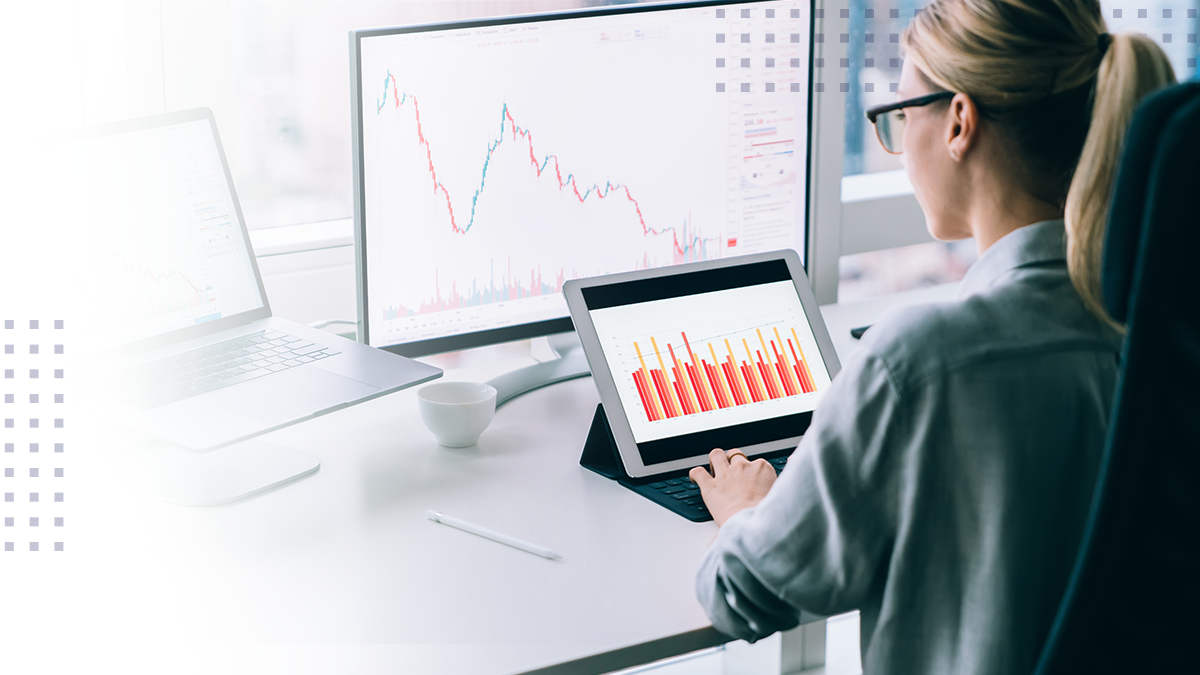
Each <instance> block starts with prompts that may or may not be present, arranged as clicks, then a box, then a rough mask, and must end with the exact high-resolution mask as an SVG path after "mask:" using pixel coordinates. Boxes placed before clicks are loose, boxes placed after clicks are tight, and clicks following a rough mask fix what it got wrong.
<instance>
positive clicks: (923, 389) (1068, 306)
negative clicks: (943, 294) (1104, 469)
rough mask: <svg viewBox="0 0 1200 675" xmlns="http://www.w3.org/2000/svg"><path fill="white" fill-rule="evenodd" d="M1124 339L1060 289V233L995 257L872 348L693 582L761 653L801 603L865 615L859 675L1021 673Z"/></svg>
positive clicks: (1057, 570) (1026, 231)
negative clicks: (948, 298)
mask: <svg viewBox="0 0 1200 675" xmlns="http://www.w3.org/2000/svg"><path fill="white" fill-rule="evenodd" d="M1120 340H1121V338H1120V336H1119V334H1118V333H1117V332H1116V331H1114V330H1112V329H1111V328H1109V327H1107V326H1106V325H1104V324H1103V323H1102V322H1100V321H1099V320H1098V319H1096V318H1095V317H1094V316H1092V315H1091V314H1090V313H1089V312H1088V310H1087V309H1086V308H1085V307H1084V305H1083V303H1082V302H1081V301H1080V299H1079V297H1078V296H1077V294H1076V293H1075V290H1074V289H1073V287H1072V285H1071V281H1070V279H1069V278H1068V277H1067V271H1066V262H1065V244H1064V229H1063V222H1062V221H1061V220H1059V221H1047V222H1042V223H1036V224H1033V225H1030V226H1027V227H1023V228H1020V229H1018V230H1016V231H1014V232H1012V233H1010V234H1009V235H1007V236H1005V237H1004V238H1002V239H1001V240H1000V241H998V242H996V243H995V244H993V245H992V247H991V248H989V249H988V250H987V251H986V252H985V253H984V254H983V255H982V256H980V258H979V260H977V261H976V262H975V264H974V265H972V266H971V269H970V270H969V271H968V272H967V275H966V277H965V278H964V279H963V282H962V286H961V292H960V297H959V299H958V300H957V301H956V302H953V303H946V304H938V305H928V306H923V307H919V308H915V309H907V310H904V311H902V312H897V313H895V314H892V315H890V316H888V317H886V318H885V319H883V320H881V321H880V322H878V323H877V324H876V325H875V326H874V327H872V328H871V330H869V331H868V332H867V333H866V335H865V336H864V338H863V343H862V345H861V347H860V349H859V350H858V351H857V352H856V353H855V354H853V355H852V357H851V358H850V359H849V360H848V361H847V363H846V365H845V368H844V369H843V370H842V372H841V373H840V374H838V376H837V377H836V378H835V379H834V381H833V383H832V385H831V386H830V387H829V390H828V392H827V393H826V394H825V398H824V399H823V400H822V401H821V403H820V406H819V407H818V409H817V411H816V412H815V414H814V415H813V420H812V426H811V427H810V428H809V430H808V432H807V433H806V434H805V436H804V440H803V441H802V442H801V443H800V447H799V448H797V450H796V452H795V453H794V454H793V456H792V458H791V460H790V461H789V463H788V466H787V468H786V469H785V470H784V471H783V473H782V474H780V476H779V480H778V481H777V482H776V483H775V485H774V487H773V488H772V489H771V492H770V494H768V495H767V497H766V498H765V499H764V500H763V501H762V502H761V503H759V504H758V506H756V507H754V508H751V509H746V510H744V511H742V512H740V513H738V514H736V515H734V516H733V517H731V518H730V519H729V520H728V522H726V524H725V525H724V526H723V527H722V528H721V530H720V532H719V534H718V536H717V538H716V540H715V541H714V542H713V544H712V546H711V547H710V548H709V549H708V551H707V552H706V553H705V555H704V558H703V560H702V561H701V564H700V569H699V572H698V574H697V578H696V589H697V593H698V595H699V598H700V602H701V604H702V605H703V606H704V607H705V609H706V610H707V611H708V614H709V616H710V617H711V618H712V621H713V625H714V626H715V627H716V628H717V629H718V630H720V631H722V632H724V633H727V634H729V635H732V636H735V637H738V638H742V639H746V640H751V641H753V640H757V639H759V638H763V637H765V636H767V635H770V634H771V633H773V632H775V631H777V630H782V629H787V628H791V627H793V626H795V625H796V624H797V622H798V617H799V612H798V610H799V609H800V608H804V609H805V610H807V611H810V612H814V613H817V614H825V615H829V614H837V613H840V612H846V611H850V610H853V609H858V610H860V612H861V630H862V657H863V670H864V672H865V673H872V674H874V673H945V674H946V675H951V674H953V675H961V674H966V673H971V674H973V675H980V674H984V673H988V674H990V673H1006V674H1007V673H1022V674H1025V673H1028V672H1030V671H1031V670H1032V668H1033V665H1034V662H1035V659H1036V658H1037V655H1038V652H1039V650H1040V648H1041V645H1042V643H1043V641H1044V640H1045V637H1046V634H1047V633H1048V632H1049V627H1050V624H1051V621H1052V620H1053V617H1054V613H1055V610H1056V608H1057V605H1058V601H1059V599H1060V598H1061V595H1062V592H1063V590H1064V588H1065V586H1066V580H1067V577H1068V575H1069V573H1070V569H1071V565H1072V563H1073V560H1074V556H1075V551H1076V547H1077V546H1078V543H1079V541H1080V537H1081V533H1082V527H1083V521H1084V518H1085V515H1086V513H1087V509H1088V506H1089V504H1090V501H1091V496H1092V488H1093V484H1094V480H1095V476H1096V471H1097V466H1098V463H1099V457H1100V453H1101V450H1102V447H1103V443H1104V432H1105V427H1106V426H1107V422H1108V416H1109V408H1110V404H1111V402H1112V397H1113V391H1114V387H1115V384H1116V378H1117V368H1118V363H1117V351H1118V349H1119V346H1120Z"/></svg>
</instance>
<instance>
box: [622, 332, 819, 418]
mask: <svg viewBox="0 0 1200 675" xmlns="http://www.w3.org/2000/svg"><path fill="white" fill-rule="evenodd" d="M766 330H767V333H766V334H764V333H763V331H764V329H762V328H756V329H753V330H752V331H747V334H746V335H745V336H744V337H742V338H741V339H740V340H739V339H737V338H736V337H733V338H730V337H723V338H716V339H712V340H707V341H704V342H703V343H695V344H693V343H692V342H691V341H690V340H689V339H688V336H687V333H685V332H680V334H679V337H680V340H679V342H678V343H671V342H665V343H663V344H665V348H661V347H660V345H659V341H658V339H657V338H655V337H651V338H650V344H649V345H646V346H648V347H649V348H648V349H646V350H643V349H642V347H643V344H641V343H639V342H637V341H634V342H633V349H634V352H636V353H637V358H638V365H639V367H638V368H637V369H636V370H634V371H633V372H632V373H630V376H631V377H632V378H633V382H634V385H635V386H636V387H637V392H638V396H639V397H640V399H641V404H642V410H643V411H644V412H645V414H646V418H647V419H649V420H650V421H651V422H656V421H659V420H664V419H669V418H672V417H683V416H686V415H696V414H699V413H703V412H709V411H711V410H719V409H722V408H732V407H736V406H744V405H753V404H755V403H761V402H763V401H768V400H772V399H780V398H787V397H789V396H799V395H802V394H811V393H813V392H815V391H816V390H817V388H816V385H815V383H814V380H813V376H812V371H811V370H810V369H809V366H808V360H807V358H805V356H804V350H803V349H802V348H801V347H800V338H799V336H798V335H797V334H796V329H795V328H792V329H789V331H788V332H790V335H788V336H787V337H786V338H785V337H784V336H783V335H781V334H780V332H779V328H778V327H773V328H770V329H766ZM739 342H740V344H738V343H739ZM718 353H719V354H720V355H721V356H718ZM743 353H744V354H745V358H741V355H742V354H743ZM654 366H658V367H657V368H655V367H654Z"/></svg>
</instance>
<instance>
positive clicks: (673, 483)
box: [647, 456, 788, 513]
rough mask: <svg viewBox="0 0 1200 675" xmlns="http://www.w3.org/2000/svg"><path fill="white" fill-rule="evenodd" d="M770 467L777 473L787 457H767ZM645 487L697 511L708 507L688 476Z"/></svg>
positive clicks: (702, 511)
mask: <svg viewBox="0 0 1200 675" xmlns="http://www.w3.org/2000/svg"><path fill="white" fill-rule="evenodd" d="M767 461H768V462H770V463H771V467H772V468H774V469H775V475H777V476H778V475H779V472H780V471H783V467H784V466H786V465H787V461H788V458H787V456H784V457H775V458H773V459H768V460H767ZM647 487H650V488H653V489H655V490H658V492H659V493H660V494H663V495H669V496H670V497H671V498H672V499H677V500H679V501H681V502H683V505H684V506H690V507H691V509H689V510H694V511H696V512H697V513H707V512H708V509H706V508H705V507H704V500H703V499H701V498H700V488H699V487H697V486H696V484H695V483H693V482H692V480H691V479H690V478H688V477H686V476H685V477H683V478H670V479H668V480H663V481H658V482H657V483H650V484H649V485H648V486H647Z"/></svg>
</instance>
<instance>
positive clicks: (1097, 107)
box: [1066, 32, 1175, 325]
mask: <svg viewBox="0 0 1200 675" xmlns="http://www.w3.org/2000/svg"><path fill="white" fill-rule="evenodd" d="M1174 81H1175V73H1174V70H1173V69H1172V68H1171V63H1170V61H1168V60H1167V56H1166V54H1164V53H1163V51H1162V49H1161V48H1160V47H1159V46H1158V45H1157V44H1155V43H1154V41H1153V40H1152V39H1150V38H1149V37H1147V36H1145V35H1142V34H1141V33H1134V32H1122V33H1117V34H1115V35H1113V36H1112V44H1111V45H1110V46H1109V48H1108V53H1106V54H1105V55H1104V58H1103V60H1102V61H1101V62H1100V70H1099V72H1098V73H1097V75H1096V89H1095V92H1096V93H1095V97H1094V102H1093V104H1092V119H1091V124H1090V125H1089V127H1088V132H1087V139H1086V140H1085V141H1084V144H1083V152H1082V154H1080V156H1079V165H1078V166H1077V167H1076V169H1075V175H1074V177H1073V178H1072V179H1071V187H1070V189H1069V190H1068V191H1067V203H1066V223H1067V271H1068V272H1069V273H1070V275H1071V283H1072V284H1074V286H1075V290H1076V292H1078V293H1079V297H1080V298H1082V299H1083V302H1084V304H1086V305H1087V307H1088V309H1090V310H1091V311H1092V313H1094V314H1095V315H1096V316H1098V317H1100V318H1101V319H1103V320H1105V321H1106V322H1108V323H1110V324H1113V325H1116V323H1115V322H1114V321H1113V320H1112V318H1111V317H1110V316H1109V315H1108V311H1107V310H1106V309H1105V307H1104V301H1103V298H1102V296H1101V289H1100V266H1101V261H1102V259H1103V251H1104V234H1105V230H1106V225H1107V222H1108V209H1109V202H1110V201H1111V199H1112V191H1113V183H1114V182H1115V181H1116V177H1117V166H1118V165H1119V164H1120V161H1121V156H1122V151H1123V150H1124V145H1125V134H1126V132H1127V131H1128V129H1129V122H1130V120H1131V119H1132V118H1133V112H1134V109H1135V108H1136V107H1137V104H1138V102H1139V101H1140V100H1141V99H1142V97H1144V96H1146V94H1149V93H1150V92H1152V91H1154V90H1155V89H1158V88H1160V87H1163V86H1165V85H1168V84H1171V83H1173V82H1174Z"/></svg>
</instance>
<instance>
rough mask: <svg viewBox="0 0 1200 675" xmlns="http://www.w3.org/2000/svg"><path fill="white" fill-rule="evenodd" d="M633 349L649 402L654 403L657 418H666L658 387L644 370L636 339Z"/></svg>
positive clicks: (644, 360) (644, 363) (644, 366)
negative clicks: (640, 368)
mask: <svg viewBox="0 0 1200 675" xmlns="http://www.w3.org/2000/svg"><path fill="white" fill-rule="evenodd" d="M633 350H634V351H636V352H637V355H638V362H639V363H641V364H642V379H643V380H644V381H645V382H646V384H647V386H649V388H650V403H652V404H653V405H654V412H655V413H656V415H657V417H658V419H660V420H662V419H666V418H667V416H666V415H664V414H663V411H662V407H661V405H660V404H659V402H658V387H656V386H654V378H652V377H650V371H649V370H646V359H643V358H642V349H641V347H638V343H637V340H634V342H633Z"/></svg>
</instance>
